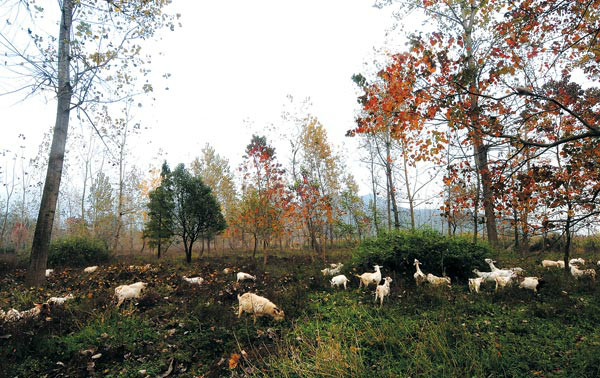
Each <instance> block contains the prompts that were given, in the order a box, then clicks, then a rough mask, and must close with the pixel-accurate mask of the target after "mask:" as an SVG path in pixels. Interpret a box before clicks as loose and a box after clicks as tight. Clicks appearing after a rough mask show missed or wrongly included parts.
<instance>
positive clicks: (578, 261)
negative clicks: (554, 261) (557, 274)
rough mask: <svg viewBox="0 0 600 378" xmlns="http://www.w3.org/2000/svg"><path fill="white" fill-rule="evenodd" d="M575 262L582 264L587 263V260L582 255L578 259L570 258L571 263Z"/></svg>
mask: <svg viewBox="0 0 600 378" xmlns="http://www.w3.org/2000/svg"><path fill="white" fill-rule="evenodd" d="M573 264H581V265H585V260H584V259H582V258H581V257H578V258H576V259H571V260H569V265H573Z"/></svg>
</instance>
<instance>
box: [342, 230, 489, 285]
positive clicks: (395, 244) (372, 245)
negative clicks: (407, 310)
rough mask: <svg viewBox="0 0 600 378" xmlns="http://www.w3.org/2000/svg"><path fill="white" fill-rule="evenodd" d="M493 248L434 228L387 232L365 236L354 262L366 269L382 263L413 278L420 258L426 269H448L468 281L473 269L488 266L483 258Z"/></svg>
mask: <svg viewBox="0 0 600 378" xmlns="http://www.w3.org/2000/svg"><path fill="white" fill-rule="evenodd" d="M490 252H491V250H490V248H489V246H488V245H487V244H485V243H483V242H477V243H473V242H472V241H471V240H470V239H468V238H465V237H447V236H443V235H441V234H440V233H439V232H436V231H433V230H417V231H399V232H385V233H382V234H380V235H379V236H378V237H376V238H370V239H367V240H364V241H363V242H362V243H361V244H360V245H359V246H358V247H357V248H356V249H355V250H354V252H353V257H352V262H353V264H354V265H355V266H360V267H361V268H364V269H372V266H373V265H375V264H379V265H383V266H384V268H385V269H386V270H387V271H394V272H399V273H402V274H405V275H408V274H410V277H411V278H412V275H413V273H414V272H415V267H414V260H415V259H418V260H419V261H420V262H421V267H422V270H424V271H425V272H427V273H433V274H435V275H442V274H443V273H445V274H446V275H448V276H449V277H451V278H452V279H454V280H456V279H458V280H461V281H466V279H467V278H468V277H471V276H472V275H473V274H472V273H471V271H472V270H473V269H475V268H477V269H480V270H481V269H484V268H486V267H487V265H486V264H485V262H484V261H483V260H484V258H486V257H488V256H489V255H490Z"/></svg>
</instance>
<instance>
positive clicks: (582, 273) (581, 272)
mask: <svg viewBox="0 0 600 378" xmlns="http://www.w3.org/2000/svg"><path fill="white" fill-rule="evenodd" d="M569 268H571V275H572V276H573V277H575V278H576V279H580V278H582V277H590V278H591V279H592V281H596V271H595V270H594V269H579V268H577V267H576V266H575V265H573V264H569Z"/></svg>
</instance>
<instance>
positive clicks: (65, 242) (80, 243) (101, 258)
mask: <svg viewBox="0 0 600 378" xmlns="http://www.w3.org/2000/svg"><path fill="white" fill-rule="evenodd" d="M107 260H108V247H107V246H106V243H104V242H103V241H102V240H99V239H93V238H89V237H85V236H72V237H67V238H64V239H58V240H55V241H53V242H52V243H51V244H50V250H49V252H48V265H49V266H57V265H75V266H83V265H90V264H96V263H101V262H105V261H107Z"/></svg>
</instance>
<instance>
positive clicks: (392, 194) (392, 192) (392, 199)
mask: <svg viewBox="0 0 600 378" xmlns="http://www.w3.org/2000/svg"><path fill="white" fill-rule="evenodd" d="M389 153H390V152H389V148H388V159H390V160H389V161H391V156H390V155H389ZM389 161H388V162H386V164H385V175H386V177H387V182H388V196H389V197H388V201H389V202H388V216H389V212H390V207H389V203H391V205H392V213H393V214H394V229H396V230H399V229H400V218H398V205H397V204H396V188H395V187H394V181H393V180H394V179H393V177H392V164H391V163H389ZM389 223H391V219H390V220H389Z"/></svg>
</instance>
